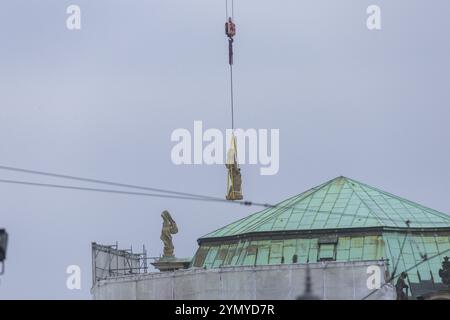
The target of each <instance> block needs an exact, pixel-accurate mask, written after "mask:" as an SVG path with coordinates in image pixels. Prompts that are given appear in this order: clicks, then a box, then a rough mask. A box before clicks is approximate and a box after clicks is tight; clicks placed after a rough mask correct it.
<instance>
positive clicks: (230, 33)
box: [225, 0, 243, 201]
mask: <svg viewBox="0 0 450 320" xmlns="http://www.w3.org/2000/svg"><path fill="white" fill-rule="evenodd" d="M225 6H226V16H225V19H226V22H225V34H226V36H227V38H228V64H229V66H230V107H231V131H232V133H231V141H230V149H229V150H228V153H227V162H226V167H227V169H228V176H227V195H226V199H227V200H231V201H234V200H242V199H243V196H242V188H241V185H242V178H241V168H240V167H239V161H238V158H237V143H236V137H235V135H234V88H233V42H234V36H235V35H236V25H235V23H234V1H233V0H230V1H229V0H225Z"/></svg>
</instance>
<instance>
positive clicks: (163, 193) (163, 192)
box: [0, 165, 448, 225]
mask: <svg viewBox="0 0 450 320" xmlns="http://www.w3.org/2000/svg"><path fill="white" fill-rule="evenodd" d="M0 170H7V171H14V172H21V173H28V174H34V175H41V176H48V177H54V178H60V179H68V180H75V181H82V182H89V183H95V184H103V185H110V186H116V187H123V188H129V189H137V190H146V191H153V192H158V193H145V192H130V191H123V190H114V189H102V188H89V187H81V186H69V185H61V184H50V183H41V182H30V181H19V180H12V179H11V180H6V179H3V180H0V183H8V184H18V185H28V186H35V187H47V188H59V189H71V190H79V191H91V192H101V193H112V194H122V195H133V196H146V197H154V198H158V197H159V198H169V199H179V200H193V201H205V202H208V201H209V202H219V203H235V204H238V205H241V206H242V205H243V206H256V207H262V208H275V209H280V210H282V209H285V210H287V209H291V210H298V211H301V212H310V213H315V214H318V213H324V214H330V215H336V216H343V217H352V218H362V219H367V218H368V216H363V215H357V214H346V213H343V212H333V211H325V210H315V209H304V208H299V207H298V206H297V205H283V204H269V203H261V202H253V201H228V200H225V199H223V198H219V197H214V196H208V195H201V194H195V193H186V192H179V191H174V190H168V189H161V188H155V187H147V186H140V185H135V184H128V183H121V182H114V181H110V180H101V179H95V178H86V177H79V176H73V175H68V174H61V173H55V172H46V171H38V170H31V169H24V168H17V167H11V166H4V165H0ZM380 219H384V218H380ZM389 220H390V221H393V222H399V223H404V220H400V219H393V218H389ZM432 224H442V225H444V224H445V225H448V223H446V222H442V223H439V222H433V223H432Z"/></svg>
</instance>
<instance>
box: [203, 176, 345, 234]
mask: <svg viewBox="0 0 450 320" xmlns="http://www.w3.org/2000/svg"><path fill="white" fill-rule="evenodd" d="M338 178H339V177H337V178H334V179H331V180H329V181H327V182H324V183H321V184H319V185H317V186H315V187H312V188H310V189H308V190H306V191H304V192H302V193H300V194H296V195H293V196H291V197H289V198H287V199H285V200H282V201H280V202H278V203H276V204H275V205H274V207H272V208H270V207H269V208H265V209H263V210H261V211H257V212H255V213H252V214H251V215H249V216H245V217H242V218H241V219H238V220H235V221H233V222H230V223H229V224H226V225H225V226H222V227H220V228H217V229H215V230H213V231H211V232H208V233H207V234H205V235H203V236H201V237H200V239H201V238H206V237H209V236H210V235H212V234H214V233H216V232H218V231H220V230H223V229H225V228H228V227H229V226H231V225H233V224H239V223H242V222H243V221H245V220H249V219H250V218H251V217H254V216H256V215H258V214H263V213H264V212H266V211H268V210H270V209H276V208H277V207H278V206H279V205H280V204H282V203H286V202H288V203H289V202H290V201H292V200H294V199H295V198H298V197H301V196H302V195H303V196H304V197H307V196H309V195H311V194H314V193H315V192H317V191H318V190H320V189H321V188H323V187H324V186H325V185H327V184H329V183H330V182H332V181H334V180H336V179H338ZM315 189H316V190H315ZM272 217H273V215H269V217H267V219H264V222H266V221H267V220H268V219H269V218H272ZM259 225H260V224H258V226H259Z"/></svg>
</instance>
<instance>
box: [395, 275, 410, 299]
mask: <svg viewBox="0 0 450 320" xmlns="http://www.w3.org/2000/svg"><path fill="white" fill-rule="evenodd" d="M407 277H408V274H407V273H406V272H402V274H401V275H400V277H399V278H398V280H397V284H396V285H395V292H396V293H397V300H408V289H409V286H408V285H407V284H406V281H405V280H406V278H407ZM403 290H406V292H405V291H403Z"/></svg>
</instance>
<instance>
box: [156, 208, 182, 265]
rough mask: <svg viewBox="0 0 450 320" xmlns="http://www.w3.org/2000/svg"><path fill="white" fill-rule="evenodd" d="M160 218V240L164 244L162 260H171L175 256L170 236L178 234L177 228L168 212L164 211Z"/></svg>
mask: <svg viewBox="0 0 450 320" xmlns="http://www.w3.org/2000/svg"><path fill="white" fill-rule="evenodd" d="M161 217H162V218H163V225H162V230H161V237H160V239H161V240H162V242H163V244H164V253H163V258H173V257H175V256H174V254H173V250H174V246H173V242H172V235H173V234H176V233H178V227H177V224H176V223H175V220H173V219H172V216H171V215H170V213H169V211H167V210H164V211H163V213H161Z"/></svg>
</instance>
